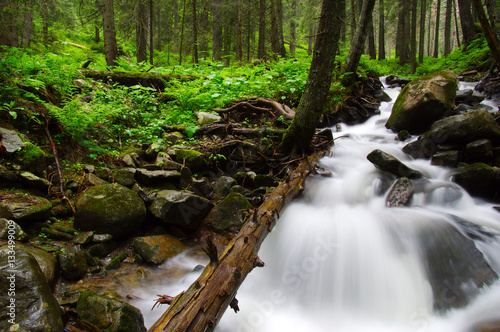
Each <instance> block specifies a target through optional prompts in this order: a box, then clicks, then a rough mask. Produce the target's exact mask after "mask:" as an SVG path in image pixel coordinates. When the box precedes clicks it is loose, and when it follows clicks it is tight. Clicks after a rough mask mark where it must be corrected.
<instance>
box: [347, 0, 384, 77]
mask: <svg viewBox="0 0 500 332" xmlns="http://www.w3.org/2000/svg"><path fill="white" fill-rule="evenodd" d="M375 1H376V0H365V1H363V6H362V7H361V16H360V19H359V24H358V27H357V28H356V34H355V35H354V40H353V42H352V44H351V47H350V49H349V53H348V54H347V57H346V60H345V65H344V67H343V68H342V73H355V72H356V69H357V68H358V64H359V59H360V58H361V54H363V46H364V44H365V40H366V36H367V30H368V23H369V22H370V20H371V18H372V15H373V8H374V7H375Z"/></svg>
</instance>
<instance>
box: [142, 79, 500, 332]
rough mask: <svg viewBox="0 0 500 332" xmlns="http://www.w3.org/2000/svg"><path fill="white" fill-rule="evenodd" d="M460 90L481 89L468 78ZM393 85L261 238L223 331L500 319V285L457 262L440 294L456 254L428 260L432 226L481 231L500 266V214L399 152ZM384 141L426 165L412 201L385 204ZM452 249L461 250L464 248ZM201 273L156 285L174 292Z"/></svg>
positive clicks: (443, 172) (427, 327) (440, 172)
mask: <svg viewBox="0 0 500 332" xmlns="http://www.w3.org/2000/svg"><path fill="white" fill-rule="evenodd" d="M382 81H384V79H383V78H382ZM460 87H461V88H472V87H473V86H470V85H469V84H466V83H461V84H460ZM385 91H386V93H388V94H389V95H390V96H391V97H392V102H389V103H386V102H384V103H382V105H381V107H380V115H376V116H373V117H372V118H370V119H369V120H368V121H367V122H365V123H363V124H361V125H354V126H347V125H344V124H341V130H340V131H339V132H336V133H334V135H335V136H336V139H335V144H334V146H333V147H332V151H333V155H332V157H325V158H323V159H322V160H321V166H323V167H324V168H327V169H329V170H330V171H331V172H332V176H331V177H321V176H310V177H309V178H308V179H307V182H306V185H305V191H304V192H303V194H302V195H301V197H300V198H298V199H296V200H294V201H293V202H292V203H291V204H290V205H289V206H288V207H287V208H286V210H285V211H284V213H283V214H282V216H281V217H280V220H278V222H277V224H276V227H275V229H274V230H273V232H272V233H271V234H269V236H268V237H267V238H266V240H265V241H264V243H263V245H262V248H261V250H260V252H259V256H260V258H261V259H262V260H263V261H264V262H265V264H266V266H265V267H264V268H256V269H254V270H253V271H252V272H251V273H250V274H249V275H248V277H247V278H246V280H245V282H244V283H243V285H242V286H241V287H240V289H239V291H238V294H237V299H238V300H239V308H240V310H241V311H240V312H238V313H237V314H235V313H234V312H233V311H232V310H231V309H228V310H227V311H226V313H225V315H224V317H223V318H222V320H221V322H220V323H219V325H218V326H217V328H216V331H218V332H239V331H245V332H246V331H248V332H250V331H255V332H257V331H258V332H268V331H269V332H271V331H273V332H276V331H287V332H289V331H319V332H322V331H325V332H326V331H336V332H339V331H340V332H343V331H346V332H347V331H356V332H361V331H370V332H373V331H375V332H376V331H384V332H388V331H397V332H404V331H408V332H417V331H419V332H420V331H432V332H434V331H436V332H437V331H439V332H442V331H454V332H462V331H463V332H469V331H471V332H472V331H476V330H478V327H479V326H482V324H485V323H488V322H499V321H500V311H499V310H498V308H500V282H498V281H496V282H493V283H492V284H491V285H489V286H484V287H482V288H480V289H479V288H477V287H476V286H475V285H474V284H473V283H472V282H470V281H467V280H465V281H464V279H463V278H461V277H460V276H457V277H454V276H453V275H452V274H451V277H450V274H449V273H452V272H453V271H451V272H450V271H448V272H446V273H448V277H447V278H445V280H441V281H440V282H441V283H440V285H444V287H443V289H442V291H440V292H438V293H436V290H435V289H434V291H433V289H432V287H431V282H430V279H431V278H430V277H429V271H430V270H429V267H430V266H431V268H432V266H440V265H442V266H447V265H446V264H449V262H447V261H446V262H445V261H443V262H441V261H440V257H437V258H435V259H433V261H435V262H434V263H435V265H430V264H429V262H428V261H427V260H426V257H428V256H425V255H424V254H423V252H424V251H425V250H424V249H423V243H425V242H426V241H427V240H426V236H425V234H438V235H437V236H440V234H445V235H446V236H451V237H452V238H453V236H455V235H453V234H454V233H453V232H457V231H458V233H460V234H464V235H468V237H469V238H473V239H474V242H471V243H472V246H474V245H475V248H477V249H479V251H480V252H481V253H482V254H483V255H484V257H485V259H486V262H487V263H488V264H489V266H491V268H492V269H493V270H494V271H495V272H496V273H497V274H500V237H499V235H500V214H499V212H497V211H496V210H494V209H493V206H494V205H493V204H492V203H491V202H486V201H483V200H479V199H476V198H473V197H471V196H470V195H468V194H467V193H466V192H465V191H463V190H462V189H461V188H460V187H459V186H457V185H456V184H453V183H452V182H451V181H450V178H451V175H452V172H451V170H450V169H447V168H443V167H438V166H432V165H431V164H430V161H429V160H412V159H411V158H410V157H409V156H407V155H406V154H405V153H404V152H403V151H402V150H401V149H402V147H403V146H404V145H406V144H408V143H409V141H408V140H407V141H406V142H399V141H397V140H395V136H396V135H395V134H394V133H393V132H391V131H390V130H388V129H386V128H385V126H384V125H385V122H386V120H387V119H388V117H389V115H390V112H391V109H392V105H393V103H394V101H395V100H396V97H397V95H398V93H399V92H400V89H393V88H386V90H385ZM489 103H490V105H491V101H489ZM416 138H417V137H412V139H416ZM410 141H411V140H410ZM374 149H380V150H383V151H385V152H387V153H390V154H392V155H394V156H395V157H396V158H398V159H399V160H401V161H402V162H404V163H405V164H407V165H408V166H409V167H411V168H413V169H416V170H418V171H420V172H421V173H423V174H424V177H425V179H423V180H419V181H417V182H416V183H415V194H414V196H413V198H412V200H411V203H410V204H409V206H406V207H402V208H388V207H386V206H385V198H386V195H387V192H388V189H389V186H390V184H391V183H392V182H393V180H394V178H388V177H387V175H384V174H383V173H382V172H380V171H378V170H377V169H376V168H375V167H374V166H373V164H371V163H370V162H369V161H368V160H367V159H366V156H367V155H368V154H369V153H370V152H371V151H373V150H374ZM388 183H389V185H388ZM471 234H475V235H476V236H470V235H471ZM431 236H432V235H431ZM438 239H440V237H438ZM439 241H440V240H439ZM457 246H458V245H457ZM475 248H474V250H476V249H475ZM453 250H454V251H455V252H454V253H453V254H456V255H459V254H460V253H461V251H460V248H457V249H456V250H455V249H453ZM433 255H434V256H436V255H437V254H435V253H431V257H433ZM440 255H441V254H440ZM447 255H448V254H445V257H444V258H443V260H448V256H447ZM460 259H461V258H460V257H459V259H458V261H460ZM463 259H464V260H466V259H467V258H466V257H464V258H463ZM169 262H170V263H169V264H171V266H172V268H174V267H175V266H176V265H175V264H179V266H182V267H184V268H185V270H186V271H191V270H192V268H194V267H195V266H196V265H197V264H206V260H205V261H200V259H199V256H194V258H193V257H190V256H189V255H180V256H178V257H176V258H174V260H171V261H169ZM436 262H437V263H436ZM431 271H432V270H431ZM199 273H200V272H192V273H187V274H186V275H184V276H183V277H182V278H179V279H178V280H176V281H175V282H173V283H171V284H169V285H168V286H158V287H156V288H154V287H152V289H153V288H154V291H155V292H156V293H158V294H160V293H161V294H170V295H175V294H177V293H179V292H180V291H182V290H183V289H186V288H187V287H188V286H189V284H190V283H191V282H192V281H194V279H195V278H196V277H197V276H198V275H199ZM446 285H449V287H447V286H446ZM454 289H463V290H464V293H465V294H467V295H468V299H467V303H466V304H465V305H463V306H461V307H460V308H451V309H447V310H437V309H436V302H439V303H441V304H443V303H444V304H445V305H448V304H449V305H451V306H453V305H454V304H456V302H457V301H459V296H458V295H457V293H456V292H455V291H454ZM144 296H145V298H147V296H148V295H147V294H146V295H144ZM149 296H150V295H149ZM149 298H151V297H149ZM133 304H134V305H135V306H138V307H139V308H140V309H141V311H142V312H143V314H144V316H145V323H146V327H149V326H151V325H152V324H153V323H154V321H155V320H156V319H157V318H158V317H159V316H160V315H161V313H162V312H163V311H164V310H165V309H166V308H162V309H160V310H158V309H155V310H154V311H151V310H150V309H151V301H148V302H147V303H146V304H145V305H144V307H143V306H141V305H140V303H133Z"/></svg>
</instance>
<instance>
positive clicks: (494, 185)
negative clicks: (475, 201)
mask: <svg viewBox="0 0 500 332" xmlns="http://www.w3.org/2000/svg"><path fill="white" fill-rule="evenodd" d="M498 174H499V171H497V170H495V168H493V167H491V166H488V165H486V164H483V163H474V164H472V165H467V166H465V167H464V168H461V169H459V170H458V171H457V173H456V174H455V175H454V176H453V182H455V183H457V184H459V185H460V186H462V187H463V188H464V189H465V190H467V192H468V193H469V194H471V195H474V196H479V197H483V198H487V199H493V198H494V197H495V194H497V191H498V188H499V183H498V181H497V178H498Z"/></svg>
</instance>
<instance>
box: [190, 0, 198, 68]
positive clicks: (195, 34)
mask: <svg viewBox="0 0 500 332" xmlns="http://www.w3.org/2000/svg"><path fill="white" fill-rule="evenodd" d="M191 1H192V5H193V7H192V9H193V62H194V63H198V20H197V18H196V10H197V8H196V0H191Z"/></svg>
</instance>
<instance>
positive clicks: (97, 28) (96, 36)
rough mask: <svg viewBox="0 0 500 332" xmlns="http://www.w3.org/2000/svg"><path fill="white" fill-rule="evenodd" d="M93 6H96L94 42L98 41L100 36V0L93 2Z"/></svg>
mask: <svg viewBox="0 0 500 332" xmlns="http://www.w3.org/2000/svg"><path fill="white" fill-rule="evenodd" d="M94 5H95V8H96V11H97V13H96V18H95V21H94V42H95V43H99V42H100V41H101V36H100V26H101V23H102V4H101V1H100V0H96V1H95V2H94Z"/></svg>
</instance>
